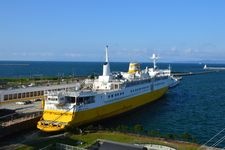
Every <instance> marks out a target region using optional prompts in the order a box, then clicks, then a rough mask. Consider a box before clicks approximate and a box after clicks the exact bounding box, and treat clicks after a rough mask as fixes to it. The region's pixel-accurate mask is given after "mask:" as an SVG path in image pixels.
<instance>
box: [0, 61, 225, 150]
mask: <svg viewBox="0 0 225 150" xmlns="http://www.w3.org/2000/svg"><path fill="white" fill-rule="evenodd" d="M102 64H103V63H101V62H29V61H1V62H0V77H16V78H18V77H33V76H34V77H35V76H69V75H75V76H87V75H90V74H101V73H102ZM110 65H111V70H112V71H127V70H128V65H129V64H128V63H125V62H123V63H115V62H112V63H110ZM141 65H142V69H144V68H145V67H146V66H151V67H152V64H150V63H141ZM158 66H159V68H162V69H165V68H168V66H169V64H168V63H160V64H158ZM170 66H171V68H172V70H173V71H175V72H199V71H203V66H204V65H203V64H197V63H196V64H183V63H171V64H170ZM209 66H219V67H222V66H225V65H218V64H217V65H213V64H212V65H209ZM106 124H108V125H110V126H112V127H116V126H117V125H121V124H123V125H127V126H133V125H135V124H141V125H143V126H144V128H145V129H146V130H155V131H159V132H160V133H163V134H182V133H189V134H191V135H192V136H193V137H194V138H195V139H196V140H197V142H199V143H200V144H203V143H205V142H206V141H208V140H209V139H210V138H211V137H213V136H214V135H215V134H216V133H218V132H219V131H221V130H222V129H223V128H225V71H221V72H214V73H208V74H202V75H193V76H184V77H183V79H182V80H181V82H180V84H179V85H178V86H176V87H175V88H172V89H169V91H168V92H167V94H166V95H165V96H163V97H162V98H161V99H159V100H157V101H155V102H153V103H151V104H149V105H146V106H144V107H141V108H139V109H137V110H135V111H132V112H130V113H126V115H121V116H118V117H114V118H112V119H109V120H108V121H107V123H106ZM224 135H225V132H222V134H221V135H220V136H218V137H217V138H215V139H214V140H213V141H212V142H210V143H209V144H208V145H212V144H213V143H215V142H216V141H217V140H219V139H220V138H221V137H222V136H224ZM224 146H225V142H222V143H221V144H220V145H219V147H224Z"/></svg>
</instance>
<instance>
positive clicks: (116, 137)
mask: <svg viewBox="0 0 225 150" xmlns="http://www.w3.org/2000/svg"><path fill="white" fill-rule="evenodd" d="M97 139H105V140H111V141H116V142H122V143H130V144H134V143H139V144H141V143H151V144H159V145H164V146H170V147H173V148H176V149H178V150H197V149H198V148H199V145H197V144H193V143H188V142H181V141H174V140H166V139H163V138H152V137H147V136H140V135H136V134H129V133H128V134H127V133H120V132H110V131H98V132H94V133H87V134H69V135H67V136H65V137H60V138H52V139H44V140H43V139H41V138H35V139H33V140H30V141H29V142H26V143H24V144H23V146H21V147H18V149H19V150H20V149H27V150H31V149H32V150H33V149H40V148H43V147H45V146H48V145H50V144H54V143H63V144H68V145H74V146H76V145H77V143H78V142H79V141H82V142H83V144H82V145H79V146H80V147H83V148H86V147H88V146H90V145H92V144H93V143H95V141H96V140H97Z"/></svg>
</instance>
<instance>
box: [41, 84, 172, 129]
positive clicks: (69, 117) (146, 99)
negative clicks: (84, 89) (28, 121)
mask: <svg viewBox="0 0 225 150" xmlns="http://www.w3.org/2000/svg"><path fill="white" fill-rule="evenodd" d="M167 90H168V87H165V88H162V89H159V90H156V91H153V92H149V93H146V94H143V95H139V96H135V97H132V98H129V99H126V100H123V101H120V102H115V103H112V104H108V105H104V106H101V107H97V108H94V109H89V110H84V111H79V112H74V113H71V112H68V113H66V112H64V111H52V110H45V111H44V113H43V120H48V121H55V122H61V124H60V125H53V124H51V123H49V124H47V125H46V124H43V123H42V122H41V121H39V122H38V125H37V128H39V129H40V130H42V131H45V132H52V131H60V130H63V129H64V128H65V126H67V125H75V126H80V125H83V124H87V123H90V122H94V121H98V120H101V119H105V118H108V117H112V116H115V115H118V114H121V113H124V112H127V111H130V110H132V109H134V108H137V107H140V106H142V105H144V104H147V103H150V102H152V101H155V100H157V99H159V98H160V97H161V96H163V95H164V94H165V93H166V92H167Z"/></svg>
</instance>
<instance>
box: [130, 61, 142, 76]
mask: <svg viewBox="0 0 225 150" xmlns="http://www.w3.org/2000/svg"><path fill="white" fill-rule="evenodd" d="M140 71H141V66H140V64H139V63H130V64H129V70H128V73H129V74H133V73H136V72H140Z"/></svg>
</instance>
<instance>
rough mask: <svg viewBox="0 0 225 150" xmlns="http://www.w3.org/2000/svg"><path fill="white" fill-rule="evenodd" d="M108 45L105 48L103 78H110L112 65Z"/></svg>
mask: <svg viewBox="0 0 225 150" xmlns="http://www.w3.org/2000/svg"><path fill="white" fill-rule="evenodd" d="M108 47H109V46H108V45H106V48H105V63H104V64H103V73H102V75H103V76H109V75H110V65H109V56H108Z"/></svg>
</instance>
